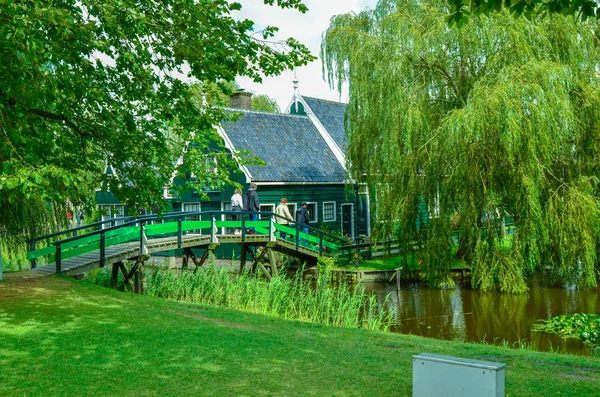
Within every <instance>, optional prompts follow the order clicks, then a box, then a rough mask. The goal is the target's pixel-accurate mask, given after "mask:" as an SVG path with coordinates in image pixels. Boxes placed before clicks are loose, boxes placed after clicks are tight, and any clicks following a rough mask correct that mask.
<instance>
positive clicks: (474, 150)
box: [321, 0, 600, 292]
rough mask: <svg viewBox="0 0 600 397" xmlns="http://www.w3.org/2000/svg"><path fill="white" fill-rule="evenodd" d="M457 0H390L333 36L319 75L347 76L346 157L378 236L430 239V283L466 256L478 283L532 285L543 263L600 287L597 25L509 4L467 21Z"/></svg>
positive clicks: (334, 25) (411, 245)
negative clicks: (522, 11) (451, 22)
mask: <svg viewBox="0 0 600 397" xmlns="http://www.w3.org/2000/svg"><path fill="white" fill-rule="evenodd" d="M447 7H448V5H447V2H446V1H444V0H419V1H416V0H399V1H393V0H381V1H380V2H379V4H378V5H377V7H376V8H375V9H374V10H367V11H364V12H362V13H360V14H345V15H339V16H336V17H334V18H333V19H332V20H331V24H330V26H329V28H328V29H327V31H326V32H325V34H324V39H323V43H322V47H321V59H322V60H323V65H324V66H323V67H324V74H326V76H327V77H328V80H329V82H330V84H331V85H337V87H338V89H340V90H341V86H342V84H343V83H345V82H348V83H349V91H350V92H349V93H350V103H349V105H348V108H347V113H346V130H347V133H348V135H349V140H350V144H349V149H348V153H347V158H348V163H349V167H350V168H349V169H350V172H351V173H352V174H353V177H354V178H356V179H357V180H360V181H363V182H366V183H368V184H369V186H370V187H371V188H372V189H374V190H375V191H376V196H377V197H376V200H377V211H376V216H377V217H378V219H379V220H380V221H381V222H379V224H380V225H381V227H380V230H379V233H380V234H381V236H382V237H386V238H389V237H394V238H399V239H400V241H401V242H402V243H401V244H402V247H403V253H404V256H405V257H406V258H410V257H413V253H414V250H415V247H417V248H418V249H420V250H422V251H421V253H420V255H419V257H420V260H421V262H422V263H421V267H422V270H423V272H424V274H426V277H427V279H428V281H429V282H430V283H432V284H434V285H439V284H440V283H443V282H444V281H445V280H447V279H448V276H449V266H450V263H451V261H452V259H453V258H452V256H453V255H458V256H459V257H461V258H463V259H464V260H466V261H467V263H469V264H470V266H471V267H472V269H473V279H472V281H473V285H474V286H475V287H476V288H479V289H482V290H491V289H498V290H500V291H506V292H524V291H526V290H527V285H526V282H527V280H528V278H529V277H531V275H532V274H533V273H534V272H535V271H537V270H543V271H545V272H546V273H547V274H548V275H549V276H551V277H552V278H553V280H555V281H556V282H562V283H567V284H569V285H574V286H577V287H580V288H587V287H594V286H596V285H597V280H598V277H599V274H600V266H599V262H598V249H599V241H600V240H599V237H600V213H599V208H598V204H599V201H598V175H599V168H598V167H599V165H600V164H599V162H598V161H599V158H598V153H599V149H600V147H599V145H600V134H599V133H600V131H599V128H600V120H599V117H600V92H599V88H600V84H599V83H600V80H599V76H598V73H600V70H599V66H600V64H599V61H600V47H599V44H600V42H599V37H598V34H597V33H598V31H599V30H598V28H599V25H598V22H597V21H596V20H594V21H586V22H581V21H578V20H576V19H575V18H572V17H562V16H555V17H552V18H540V19H533V20H527V19H525V18H513V17H511V16H510V15H509V14H508V13H507V12H500V13H497V14H495V15H493V16H492V17H489V18H488V17H472V18H471V20H470V21H469V23H468V24H467V25H465V26H463V27H462V28H461V29H458V28H453V27H450V26H448V25H447V23H446V21H445V18H446V16H447V13H448V8H447ZM507 216H508V217H509V218H510V219H512V220H513V222H514V225H515V228H516V231H515V233H514V234H513V235H512V236H511V238H509V239H505V233H504V230H505V229H504V219H505V217H507ZM457 231H458V237H457V233H456V232H457ZM453 242H454V244H458V245H459V247H458V252H456V250H455V249H453Z"/></svg>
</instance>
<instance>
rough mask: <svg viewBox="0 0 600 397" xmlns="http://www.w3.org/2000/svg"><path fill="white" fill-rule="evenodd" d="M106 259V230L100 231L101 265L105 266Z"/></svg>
mask: <svg viewBox="0 0 600 397" xmlns="http://www.w3.org/2000/svg"><path fill="white" fill-rule="evenodd" d="M105 260H106V235H105V234H104V232H101V233H100V267H104V261H105Z"/></svg>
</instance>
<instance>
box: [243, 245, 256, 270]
mask: <svg viewBox="0 0 600 397" xmlns="http://www.w3.org/2000/svg"><path fill="white" fill-rule="evenodd" d="M245 250H246V252H247V253H248V254H250V258H252V269H251V271H252V272H255V271H256V256H255V255H254V252H252V250H251V249H250V247H248V246H246V247H245Z"/></svg>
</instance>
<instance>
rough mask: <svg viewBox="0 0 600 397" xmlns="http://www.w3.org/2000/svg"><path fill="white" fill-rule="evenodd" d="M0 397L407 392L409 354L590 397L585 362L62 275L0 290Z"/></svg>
mask: <svg viewBox="0 0 600 397" xmlns="http://www.w3.org/2000/svg"><path fill="white" fill-rule="evenodd" d="M0 302H1V303H2V304H1V305H0V363H1V365H2V371H0V395H6V396H22V395H31V396H34V395H95V396H103V395H106V396H108V395H117V394H118V395H123V396H133V395H135V396H144V395H147V396H150V395H161V396H171V395H172V396H178V395H181V394H191V395H280V396H296V395H355V396H361V395H370V396H388V395H400V396H410V395H411V390H412V376H411V374H412V355H415V354H419V353H423V352H428V353H434V354H443V355H450V356H456V357H464V358H472V359H480V360H486V361H496V362H502V363H506V364H507V369H506V394H507V396H541V395H546V396H550V395H551V396H578V395H594V393H596V392H597V384H598V382H599V381H600V361H599V360H598V359H597V358H595V357H586V356H574V355H565V354H557V353H542V352H536V351H531V350H527V349H509V348H505V347H502V346H491V345H483V344H475V343H465V342H460V341H442V340H436V339H430V338H423V337H418V336H413V335H401V334H394V333H386V332H378V331H368V330H365V329H347V328H339V327H332V326H326V325H320V324H314V323H309V322H305V321H292V320H285V319H278V318H275V317H273V316H265V315H259V314H251V313H248V312H244V311H238V310H233V309H228V308H223V307H214V306H209V305H202V304H195V303H189V302H178V301H173V300H167V299H157V298H156V297H153V296H148V295H135V294H131V293H122V292H119V291H115V290H111V289H106V288H103V287H100V286H98V285H94V284H92V283H89V282H86V281H75V280H72V279H67V278H62V277H45V278H35V279H15V278H12V279H9V280H5V281H3V282H0Z"/></svg>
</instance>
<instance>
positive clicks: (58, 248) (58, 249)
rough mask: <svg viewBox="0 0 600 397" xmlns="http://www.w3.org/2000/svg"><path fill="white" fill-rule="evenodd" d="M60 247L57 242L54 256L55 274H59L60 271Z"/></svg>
mask: <svg viewBox="0 0 600 397" xmlns="http://www.w3.org/2000/svg"><path fill="white" fill-rule="evenodd" d="M61 256H62V247H61V246H60V244H58V245H57V246H56V254H55V258H56V274H60V273H61V272H62V258H61Z"/></svg>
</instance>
